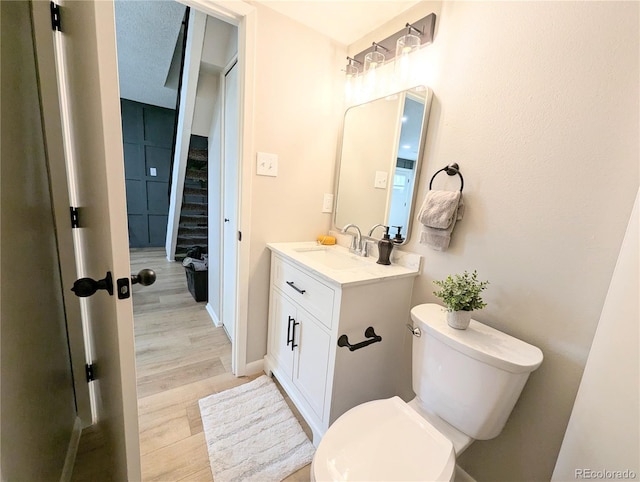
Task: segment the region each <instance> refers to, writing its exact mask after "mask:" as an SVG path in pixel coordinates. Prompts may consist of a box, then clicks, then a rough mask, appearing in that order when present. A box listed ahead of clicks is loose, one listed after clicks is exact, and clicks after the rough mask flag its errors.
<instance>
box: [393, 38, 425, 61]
mask: <svg viewBox="0 0 640 482" xmlns="http://www.w3.org/2000/svg"><path fill="white" fill-rule="evenodd" d="M419 47H420V37H418V36H417V35H413V34H410V33H408V34H406V35H403V36H402V37H400V38H399V39H398V41H397V42H396V58H400V57H402V56H403V55H409V54H410V53H411V52H414V51H416V50H418V48H419Z"/></svg>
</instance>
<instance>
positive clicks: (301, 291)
mask: <svg viewBox="0 0 640 482" xmlns="http://www.w3.org/2000/svg"><path fill="white" fill-rule="evenodd" d="M286 283H287V284H288V285H289V286H291V287H292V288H293V289H294V290H296V291H297V292H298V293H300V294H301V295H303V294H305V293H306V292H307V290H301V289H300V288H298V287H297V286H296V285H295V283H294V282H293V281H286Z"/></svg>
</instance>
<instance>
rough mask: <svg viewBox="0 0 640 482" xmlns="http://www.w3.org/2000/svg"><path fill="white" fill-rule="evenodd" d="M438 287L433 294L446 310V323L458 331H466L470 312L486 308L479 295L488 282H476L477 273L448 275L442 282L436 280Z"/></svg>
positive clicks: (435, 283)
mask: <svg viewBox="0 0 640 482" xmlns="http://www.w3.org/2000/svg"><path fill="white" fill-rule="evenodd" d="M433 284H434V285H436V286H439V287H440V289H439V290H438V291H434V292H433V294H434V295H436V296H437V297H438V298H440V299H441V300H442V301H443V302H444V305H445V307H446V309H447V323H448V324H449V326H450V327H452V328H456V329H458V330H466V329H467V327H468V326H469V322H470V321H471V312H472V311H473V310H480V309H482V308H484V307H485V306H487V304H486V303H485V302H484V301H482V297H481V296H480V293H482V291H484V289H485V288H486V287H487V285H488V284H489V282H488V281H478V273H477V272H476V271H475V270H474V272H473V273H468V272H467V271H465V272H464V273H463V274H456V275H453V276H451V275H449V276H447V278H446V279H444V280H436V281H434V282H433Z"/></svg>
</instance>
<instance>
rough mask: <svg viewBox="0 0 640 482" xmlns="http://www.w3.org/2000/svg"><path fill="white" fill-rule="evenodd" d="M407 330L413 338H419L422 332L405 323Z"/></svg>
mask: <svg viewBox="0 0 640 482" xmlns="http://www.w3.org/2000/svg"><path fill="white" fill-rule="evenodd" d="M407 330H409V331H410V332H411V334H412V335H413V336H415V337H416V338H420V336H421V335H422V332H421V331H420V328H414V327H413V326H411V325H410V324H409V323H407Z"/></svg>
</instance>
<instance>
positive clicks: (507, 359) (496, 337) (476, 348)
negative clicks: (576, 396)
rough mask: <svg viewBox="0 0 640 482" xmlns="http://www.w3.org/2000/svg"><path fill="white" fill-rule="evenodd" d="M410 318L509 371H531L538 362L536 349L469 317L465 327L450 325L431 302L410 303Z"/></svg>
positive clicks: (442, 311) (539, 355)
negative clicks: (467, 324)
mask: <svg viewBox="0 0 640 482" xmlns="http://www.w3.org/2000/svg"><path fill="white" fill-rule="evenodd" d="M411 319H412V320H413V321H414V322H416V323H418V324H419V325H420V328H421V329H423V330H426V331H427V332H428V333H429V334H430V335H431V336H433V337H435V338H437V339H438V340H440V341H442V342H443V343H446V344H447V345H449V346H450V347H451V348H453V349H455V350H457V351H459V352H461V353H464V354H466V355H468V356H470V357H472V358H475V359H476V360H479V361H483V362H485V363H488V364H490V365H493V366H495V367H498V368H502V369H503V370H506V371H509V372H511V373H525V372H532V371H533V370H535V369H536V368H538V367H539V366H540V364H541V363H542V358H543V356H542V351H541V350H540V348H538V347H535V346H533V345H530V344H529V343H526V342H524V341H522V340H519V339H518V338H514V337H513V336H511V335H507V334H506V333H503V332H501V331H498V330H496V329H494V328H491V327H490V326H487V325H485V324H483V323H480V322H479V321H476V320H473V319H472V320H471V323H470V324H469V328H467V329H466V330H456V329H455V328H451V327H450V326H449V325H448V324H447V317H446V311H445V308H443V307H442V306H440V305H437V304H435V303H425V304H423V305H418V306H414V307H413V308H412V309H411Z"/></svg>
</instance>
